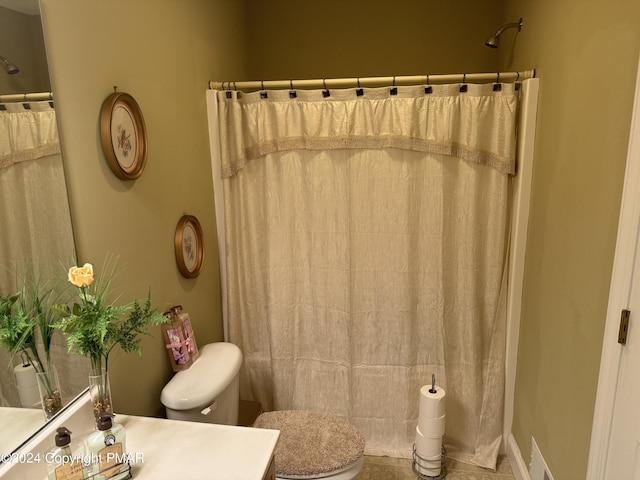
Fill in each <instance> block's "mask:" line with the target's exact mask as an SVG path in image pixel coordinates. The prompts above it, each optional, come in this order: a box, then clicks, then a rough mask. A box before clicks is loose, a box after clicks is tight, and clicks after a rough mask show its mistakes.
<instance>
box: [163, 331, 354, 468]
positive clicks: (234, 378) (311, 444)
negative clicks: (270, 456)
mask: <svg viewBox="0 0 640 480" xmlns="http://www.w3.org/2000/svg"><path fill="white" fill-rule="evenodd" d="M241 365H242V352H241V351H240V349H239V348H238V347H237V346H236V345H234V344H232V343H228V342H216V343H210V344H207V345H205V346H203V347H202V348H200V355H199V357H198V359H197V360H196V361H195V362H194V363H193V364H192V365H191V367H189V368H188V369H187V370H183V371H180V372H177V373H176V374H175V375H174V376H173V377H172V378H171V380H169V382H168V383H167V384H166V385H165V387H164V388H163V389H162V393H161V394H160V400H161V402H162V404H163V405H164V407H165V410H166V413H167V418H169V419H172V420H186V421H190V422H204V423H218V424H224V425H237V424H238V407H239V380H238V373H239V371H240V366H241ZM253 426H254V427H255V428H267V429H271V430H279V431H280V438H279V440H278V444H277V445H276V450H275V468H276V479H277V480H285V479H286V480H302V479H304V480H310V479H322V480H352V479H353V478H355V477H356V476H357V475H358V473H359V472H360V470H361V469H362V462H363V453H364V437H363V435H362V433H360V431H359V430H358V429H357V428H356V427H354V426H353V425H351V424H350V423H349V422H347V421H346V420H343V419H341V418H338V417H335V416H332V415H327V414H322V413H316V412H309V411H304V410H285V411H275V412H265V413H262V414H260V415H259V416H258V418H257V419H256V421H255V424H254V425H253Z"/></svg>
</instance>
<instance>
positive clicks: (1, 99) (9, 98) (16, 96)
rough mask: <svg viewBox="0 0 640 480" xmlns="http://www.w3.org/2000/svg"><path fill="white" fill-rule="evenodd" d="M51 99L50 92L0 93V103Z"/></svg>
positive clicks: (51, 94)
mask: <svg viewBox="0 0 640 480" xmlns="http://www.w3.org/2000/svg"><path fill="white" fill-rule="evenodd" d="M48 100H53V93H52V92H38V93H12V94H8V95H0V103H26V102H40V101H48Z"/></svg>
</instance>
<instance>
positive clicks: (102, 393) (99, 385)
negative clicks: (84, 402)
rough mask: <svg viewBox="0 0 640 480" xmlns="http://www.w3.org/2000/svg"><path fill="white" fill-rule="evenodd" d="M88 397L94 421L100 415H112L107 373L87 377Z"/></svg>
mask: <svg viewBox="0 0 640 480" xmlns="http://www.w3.org/2000/svg"><path fill="white" fill-rule="evenodd" d="M89 395H90V397H91V406H92V408H93V415H94V416H95V418H96V420H97V419H98V417H99V416H100V415H101V414H102V413H105V412H106V413H113V403H111V387H110V386H109V373H108V372H104V371H103V372H102V373H101V374H100V375H89Z"/></svg>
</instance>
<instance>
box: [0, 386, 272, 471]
mask: <svg viewBox="0 0 640 480" xmlns="http://www.w3.org/2000/svg"><path fill="white" fill-rule="evenodd" d="M87 397H88V395H87ZM40 414H41V415H42V413H41V412H40ZM114 420H115V422H116V423H120V424H121V425H122V426H124V427H125V433H126V452H127V454H128V457H129V458H130V460H131V462H130V463H131V473H132V475H133V479H134V480H137V479H140V480H151V479H153V480H164V479H167V480H175V479H181V480H182V479H185V480H191V479H193V480H201V479H214V480H262V478H263V476H264V474H265V473H266V472H267V469H268V467H269V462H270V460H271V456H272V455H273V451H274V449H275V446H276V442H277V441H278V437H279V436H280V432H279V431H277V430H266V429H260V428H250V427H235V426H228V425H216V424H211V423H196V422H186V421H180V420H167V419H163V418H149V417H137V416H131V415H116V417H115V419H114ZM62 425H64V426H66V427H67V428H69V429H70V430H71V431H72V432H73V435H72V440H79V439H80V437H81V436H82V434H88V433H90V432H92V431H94V428H95V427H94V425H95V424H94V419H93V412H92V410H91V407H90V406H89V402H88V398H84V397H82V398H81V400H79V401H77V402H76V403H75V404H74V405H72V406H71V408H69V409H67V410H65V411H63V412H61V414H60V416H59V417H56V418H55V419H54V420H52V421H51V422H49V423H48V424H47V425H46V426H45V427H44V428H43V429H42V430H41V431H40V432H38V433H37V434H36V435H35V436H34V437H32V438H31V439H30V440H29V441H28V442H27V443H26V445H25V446H24V447H23V448H22V449H21V450H20V451H19V455H18V456H17V457H15V458H14V457H12V459H11V461H8V462H7V463H4V464H0V477H1V478H2V480H24V479H25V478H29V479H38V478H42V479H45V478H46V475H47V468H46V464H45V463H44V462H42V461H41V460H40V461H35V459H36V458H40V459H41V458H43V457H44V454H45V452H46V451H47V450H48V449H49V448H51V446H52V445H53V438H54V436H55V430H56V429H57V428H58V427H60V426H62ZM38 454H40V456H38Z"/></svg>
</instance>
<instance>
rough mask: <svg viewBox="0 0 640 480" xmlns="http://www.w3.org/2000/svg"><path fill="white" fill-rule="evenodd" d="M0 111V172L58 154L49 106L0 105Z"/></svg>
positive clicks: (54, 121) (44, 103)
mask: <svg viewBox="0 0 640 480" xmlns="http://www.w3.org/2000/svg"><path fill="white" fill-rule="evenodd" d="M3 107H4V109H2V110H0V168H6V167H9V166H11V165H13V164H15V163H18V162H24V161H27V160H36V159H38V158H42V157H46V156H49V155H55V154H57V153H60V141H59V139H58V126H57V124H56V113H55V110H54V108H53V107H52V106H51V105H50V104H49V102H30V103H29V108H28V109H25V108H24V106H23V105H22V104H21V103H6V104H3Z"/></svg>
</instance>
